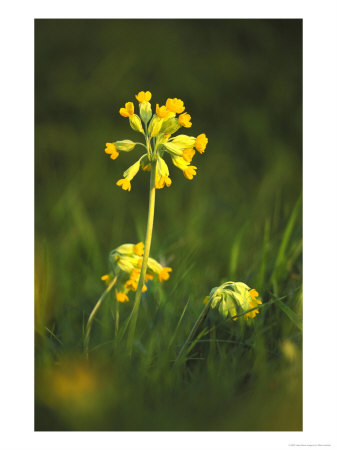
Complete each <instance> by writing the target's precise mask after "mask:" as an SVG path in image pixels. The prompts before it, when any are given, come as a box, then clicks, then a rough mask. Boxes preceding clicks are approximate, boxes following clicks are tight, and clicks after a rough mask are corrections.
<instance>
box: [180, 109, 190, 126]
mask: <svg viewBox="0 0 337 450" xmlns="http://www.w3.org/2000/svg"><path fill="white" fill-rule="evenodd" d="M178 122H179V124H180V125H181V126H183V127H185V128H190V127H191V126H192V122H191V116H190V115H189V114H187V113H184V114H180V116H179V117H178Z"/></svg>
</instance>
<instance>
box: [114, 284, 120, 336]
mask: <svg viewBox="0 0 337 450" xmlns="http://www.w3.org/2000/svg"><path fill="white" fill-rule="evenodd" d="M115 294H116V299H117V289H115ZM118 329H119V302H118V301H117V300H116V321H115V337H117V334H118Z"/></svg>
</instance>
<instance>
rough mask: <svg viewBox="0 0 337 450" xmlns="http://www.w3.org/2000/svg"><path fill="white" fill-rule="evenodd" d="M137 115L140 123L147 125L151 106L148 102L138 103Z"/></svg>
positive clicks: (150, 115) (150, 114)
mask: <svg viewBox="0 0 337 450" xmlns="http://www.w3.org/2000/svg"><path fill="white" fill-rule="evenodd" d="M139 114H140V117H141V119H142V121H143V122H144V123H145V125H147V123H148V121H149V120H150V119H151V117H152V109H151V104H150V103H149V102H144V103H139Z"/></svg>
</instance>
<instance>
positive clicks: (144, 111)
mask: <svg viewBox="0 0 337 450" xmlns="http://www.w3.org/2000/svg"><path fill="white" fill-rule="evenodd" d="M135 98H136V99H137V100H138V102H139V116H138V115H137V114H135V109H134V104H133V102H127V103H125V107H124V108H120V111H119V112H120V114H121V115H122V116H123V117H128V118H129V122H130V126H131V128H132V129H133V130H135V131H137V132H139V133H142V134H143V135H144V138H145V144H142V143H139V142H133V141H131V140H123V141H115V142H109V143H107V144H106V149H105V152H106V153H107V154H108V155H110V158H111V159H117V158H118V156H119V154H120V152H129V151H132V150H134V148H135V147H136V146H137V145H140V146H143V147H145V148H146V153H144V154H142V155H141V156H140V157H139V159H138V160H137V161H136V162H135V163H134V164H133V165H132V166H131V167H129V168H128V169H127V170H126V171H125V172H124V174H123V178H121V179H119V180H118V181H117V183H116V184H117V186H120V187H121V188H122V189H123V190H125V191H130V190H131V181H132V179H133V178H134V177H135V176H136V174H137V173H138V171H139V169H140V168H141V169H142V170H143V171H149V170H151V167H152V166H153V165H155V167H156V174H155V187H156V189H162V188H163V187H165V186H166V187H169V186H171V184H172V179H171V178H170V172H169V168H168V166H167V164H166V162H165V160H164V156H165V154H169V156H170V157H171V160H172V163H173V164H174V166H176V167H177V168H178V169H180V170H181V171H182V172H183V175H184V177H185V178H186V179H187V180H192V179H193V178H194V176H195V175H196V173H197V167H196V166H195V165H191V162H192V159H193V157H194V155H195V152H196V150H197V151H198V152H199V153H204V152H205V148H206V146H207V143H208V139H207V137H206V135H205V133H202V134H199V135H198V136H197V137H193V136H187V135H185V134H181V135H175V136H174V133H176V132H177V131H178V130H179V128H181V127H184V128H191V126H192V122H191V115H190V114H188V113H187V112H184V111H185V105H184V102H183V101H182V100H180V99H178V98H168V99H167V100H166V102H165V104H164V105H162V106H159V104H158V103H157V104H156V108H155V113H152V107H151V103H150V100H151V98H152V94H151V92H150V91H140V92H138V94H136V95H135ZM177 114H178V117H176V115H177Z"/></svg>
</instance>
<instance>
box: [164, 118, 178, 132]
mask: <svg viewBox="0 0 337 450" xmlns="http://www.w3.org/2000/svg"><path fill="white" fill-rule="evenodd" d="M180 127H181V125H180V124H179V122H178V119H176V118H175V117H172V118H171V119H168V120H166V121H165V122H164V123H163V126H162V128H161V132H162V133H166V134H173V133H175V132H176V131H177V130H179V128H180Z"/></svg>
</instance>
